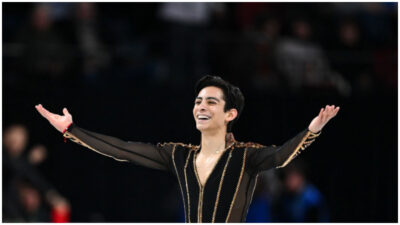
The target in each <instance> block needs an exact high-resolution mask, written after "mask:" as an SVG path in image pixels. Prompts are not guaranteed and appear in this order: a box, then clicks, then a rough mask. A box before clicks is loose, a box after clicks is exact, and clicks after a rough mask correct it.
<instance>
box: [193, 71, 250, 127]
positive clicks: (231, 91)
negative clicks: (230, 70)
mask: <svg viewBox="0 0 400 225" xmlns="http://www.w3.org/2000/svg"><path fill="white" fill-rule="evenodd" d="M210 86H214V87H218V88H220V89H221V90H222V92H223V93H224V96H223V98H224V101H225V107H224V112H226V111H228V110H230V109H236V110H237V111H238V115H237V117H236V118H235V119H234V120H232V121H230V122H229V123H228V126H227V132H231V130H232V126H233V124H234V123H235V122H236V121H237V120H238V119H239V116H240V114H241V113H242V111H243V107H244V96H243V94H242V92H241V91H240V89H239V88H238V87H236V86H234V85H232V84H231V83H229V82H227V81H225V80H223V79H222V78H221V77H218V76H210V75H206V76H204V77H202V78H200V80H198V81H197V83H196V86H195V94H196V96H197V95H198V94H199V92H200V91H201V90H202V89H203V88H205V87H210Z"/></svg>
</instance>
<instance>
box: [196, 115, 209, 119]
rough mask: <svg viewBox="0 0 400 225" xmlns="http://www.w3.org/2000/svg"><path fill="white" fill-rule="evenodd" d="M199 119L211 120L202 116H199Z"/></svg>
mask: <svg viewBox="0 0 400 225" xmlns="http://www.w3.org/2000/svg"><path fill="white" fill-rule="evenodd" d="M197 118H199V119H202V120H204V119H205V120H208V119H210V117H208V116H202V115H200V116H197Z"/></svg>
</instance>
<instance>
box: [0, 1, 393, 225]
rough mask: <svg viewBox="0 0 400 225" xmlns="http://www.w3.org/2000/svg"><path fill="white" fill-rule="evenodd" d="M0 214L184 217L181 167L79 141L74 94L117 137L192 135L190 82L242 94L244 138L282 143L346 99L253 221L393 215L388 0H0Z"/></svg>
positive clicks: (97, 124) (270, 175)
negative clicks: (57, 122)
mask: <svg viewBox="0 0 400 225" xmlns="http://www.w3.org/2000/svg"><path fill="white" fill-rule="evenodd" d="M2 6H3V24H2V25H3V64H2V65H3V80H2V81H3V112H2V113H3V118H2V121H3V130H2V131H3V153H2V154H3V157H2V161H3V164H2V165H3V174H2V177H3V178H2V179H3V188H2V190H3V193H2V194H3V198H2V199H3V200H2V212H3V213H2V215H3V218H2V219H3V222H50V221H52V222H182V221H184V218H183V206H182V200H181V196H180V191H179V188H178V184H177V182H176V179H175V178H174V177H173V176H172V175H171V174H168V173H166V172H163V171H157V170H152V169H147V168H143V167H139V166H136V165H133V164H127V163H121V162H117V161H114V160H112V159H111V158H107V157H103V156H101V155H99V154H96V153H95V152H92V151H90V150H88V149H86V148H83V147H81V146H79V145H76V144H74V143H72V142H69V141H68V142H67V143H64V141H63V137H62V135H61V134H60V133H59V132H58V131H56V130H55V129H53V128H52V127H51V126H50V125H49V124H48V122H47V121H46V120H45V119H43V118H42V117H41V116H40V115H39V113H37V112H36V110H35V108H34V105H35V104H38V103H41V104H43V106H44V107H46V108H47V109H49V110H50V111H52V112H55V113H60V114H61V113H62V112H61V110H62V108H63V107H67V108H68V109H69V112H70V113H71V114H72V115H73V119H74V122H75V123H76V124H77V125H78V126H80V127H83V128H85V129H88V130H92V131H96V132H99V133H103V134H107V135H111V136H115V137H119V138H121V139H123V140H130V141H142V142H148V143H153V144H156V143H157V142H164V141H173V142H184V143H192V144H198V143H199V141H200V140H199V137H200V134H199V132H198V131H197V130H196V129H195V124H194V120H193V118H192V107H193V103H194V97H195V96H194V90H193V88H194V84H195V81H196V80H198V79H199V78H200V77H201V76H203V75H206V74H211V75H218V76H221V77H222V78H224V79H226V80H228V81H230V82H231V83H233V84H235V85H237V86H239V87H240V88H241V90H242V92H243V93H244V95H245V98H246V107H245V108H244V111H243V114H242V116H241V119H240V120H239V121H238V123H237V124H236V125H235V127H234V133H235V137H236V139H237V140H239V141H254V142H259V143H262V144H264V145H272V144H275V145H281V144H283V143H284V142H285V141H286V140H288V139H289V138H291V137H293V136H294V135H296V134H297V133H298V132H300V131H301V130H303V129H305V128H306V127H307V126H308V124H309V123H310V122H311V120H312V119H313V118H314V117H315V116H316V115H317V113H318V112H319V110H320V108H322V107H324V106H325V105H327V104H329V105H331V104H334V105H338V106H340V107H341V110H340V112H339V114H338V116H337V117H335V118H334V119H333V120H332V121H331V122H329V123H328V125H327V126H326V127H325V128H324V130H323V131H322V135H321V136H320V137H319V138H318V140H317V141H316V142H315V143H314V144H313V145H312V147H310V148H309V149H307V150H306V151H305V152H303V153H302V154H301V155H300V157H299V158H297V159H296V160H294V161H293V163H291V164H290V165H289V166H288V167H287V168H284V169H279V170H271V171H268V172H265V173H264V174H263V175H262V176H260V177H259V179H260V180H259V185H258V186H257V189H256V192H255V195H254V198H253V203H252V205H251V207H250V210H249V214H248V218H247V221H248V222H295V221H297V222H304V221H306V222H307V221H308V222H311V221H318V222H328V221H329V222H397V221H398V219H397V218H398V217H397V216H398V215H397V212H398V208H397V207H398V202H397V201H398V192H397V190H398V189H397V187H398V180H397V177H398V174H397V159H398V156H397V154H398V153H397V132H398V130H397V122H398V121H397V119H398V118H397V88H398V86H397V84H398V81H397V79H398V78H397V68H398V65H397V61H398V58H397V57H398V55H397V52H398V45H397V43H398V42H397V40H398V30H397V28H398V24H397V23H398V13H397V10H398V8H397V3H395V2H391V3H373V2H369V3H361V2H359V3H262V2H258V3H250V2H248V3H201V2H191V3H179V2H176V3H67V2H63V3H2Z"/></svg>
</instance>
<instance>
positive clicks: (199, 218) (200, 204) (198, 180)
mask: <svg viewBox="0 0 400 225" xmlns="http://www.w3.org/2000/svg"><path fill="white" fill-rule="evenodd" d="M196 158H197V154H194V156H193V170H194V173H195V175H196V179H197V184H198V185H199V191H200V194H199V199H198V204H197V222H198V223H200V222H201V219H202V218H201V214H202V212H201V210H200V209H201V207H202V204H203V188H202V186H201V183H200V179H199V174H198V173H197V168H196Z"/></svg>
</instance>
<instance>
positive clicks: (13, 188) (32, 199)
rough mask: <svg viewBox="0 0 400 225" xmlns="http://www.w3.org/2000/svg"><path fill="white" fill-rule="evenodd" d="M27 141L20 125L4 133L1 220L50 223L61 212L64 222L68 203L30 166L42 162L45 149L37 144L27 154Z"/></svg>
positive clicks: (27, 138) (24, 128)
mask: <svg viewBox="0 0 400 225" xmlns="http://www.w3.org/2000/svg"><path fill="white" fill-rule="evenodd" d="M28 141H29V132H28V129H27V128H26V127H25V126H24V125H22V124H13V125H11V126H9V127H7V128H6V129H5V130H4V133H3V221H7V222H13V221H14V222H51V221H55V218H60V216H59V215H60V214H62V213H64V214H67V215H68V216H65V217H64V220H63V221H64V222H67V221H69V211H70V206H69V203H68V201H67V200H66V199H65V198H63V197H62V196H61V195H60V194H59V193H57V191H56V190H55V189H54V188H53V187H52V185H51V184H50V183H49V182H48V181H46V180H45V179H44V177H43V176H42V175H41V174H40V173H39V172H38V170H37V169H36V168H35V167H34V166H33V165H32V164H31V163H34V164H36V165H38V164H40V163H42V162H43V160H44V158H45V152H46V151H45V148H44V146H41V145H37V146H35V147H34V148H33V149H32V150H31V151H30V152H29V153H27V152H26V151H25V150H26V149H27V146H28ZM45 204H46V206H45ZM48 207H50V208H48ZM50 210H51V211H52V214H50ZM60 211H62V212H60ZM65 212H66V213H65Z"/></svg>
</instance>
